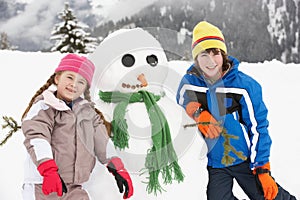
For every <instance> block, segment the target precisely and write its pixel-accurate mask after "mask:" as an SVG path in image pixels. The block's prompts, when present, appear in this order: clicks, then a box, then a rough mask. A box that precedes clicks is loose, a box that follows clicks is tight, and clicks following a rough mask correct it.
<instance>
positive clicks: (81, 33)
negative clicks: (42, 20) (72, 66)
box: [50, 2, 99, 54]
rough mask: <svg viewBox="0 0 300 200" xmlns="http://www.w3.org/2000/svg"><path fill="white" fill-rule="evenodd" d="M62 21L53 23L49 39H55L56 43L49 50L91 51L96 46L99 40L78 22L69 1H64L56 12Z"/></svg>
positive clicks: (63, 51) (66, 51)
mask: <svg viewBox="0 0 300 200" xmlns="http://www.w3.org/2000/svg"><path fill="white" fill-rule="evenodd" d="M58 15H59V16H58V17H59V19H61V20H62V22H60V23H58V24H56V25H55V27H54V29H53V31H52V32H51V37H50V39H51V40H56V44H55V45H54V46H53V47H52V49H51V51H60V52H61V53H83V54H87V53H92V52H93V51H94V50H95V48H96V47H97V45H98V43H99V41H98V39H97V38H94V37H91V36H90V33H88V32H86V31H85V30H87V31H88V29H89V27H88V26H87V25H86V24H84V23H82V22H78V20H77V18H76V16H75V15H74V14H73V10H72V9H71V8H70V7H69V3H67V2H66V3H65V9H64V10H63V11H62V12H61V13H59V14H58Z"/></svg>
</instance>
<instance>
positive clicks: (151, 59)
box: [146, 54, 158, 67]
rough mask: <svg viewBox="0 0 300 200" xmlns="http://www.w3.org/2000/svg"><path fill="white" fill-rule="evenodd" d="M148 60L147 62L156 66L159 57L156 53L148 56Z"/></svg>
mask: <svg viewBox="0 0 300 200" xmlns="http://www.w3.org/2000/svg"><path fill="white" fill-rule="evenodd" d="M146 60H147V63H148V64H149V65H151V66H152V67H155V66H156V65H157V63H158V59H157V57H156V55H153V54H152V55H150V56H147V58H146Z"/></svg>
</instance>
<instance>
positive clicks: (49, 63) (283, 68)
mask: <svg viewBox="0 0 300 200" xmlns="http://www.w3.org/2000/svg"><path fill="white" fill-rule="evenodd" d="M62 56H63V55H62V54H58V53H41V52H28V53H24V52H19V51H0V60H1V73H0V87H1V104H0V116H1V117H2V116H3V115H7V116H12V117H14V118H15V119H16V120H17V121H18V122H20V117H21V115H22V113H23V111H24V110H25V108H26V107H27V105H28V102H29V100H30V99H31V97H32V96H33V95H34V93H35V92H36V91H37V90H38V89H39V88H40V87H41V86H42V85H43V84H44V83H45V82H46V80H47V79H48V78H49V77H50V75H51V74H52V73H53V71H54V69H55V68H56V66H57V64H58V63H59V60H60V58H61V57H62ZM189 64H190V63H188V62H183V61H172V62H169V65H170V68H171V69H172V70H174V72H175V73H178V74H183V73H184V72H185V70H186V68H187V67H188V65H189ZM240 69H241V70H242V71H245V72H247V73H248V74H250V75H252V76H253V77H254V78H255V79H256V80H258V81H259V82H260V83H261V84H262V87H263V95H264V100H265V103H266V105H267V107H268V109H269V121H270V128H269V131H270V134H271V137H272V139H273V145H272V149H271V158H270V159H271V167H272V175H274V177H275V178H276V181H278V182H279V183H280V184H281V185H282V186H283V187H284V188H286V189H287V190H288V191H290V192H291V193H292V194H294V195H296V197H297V198H300V190H299V188H300V182H299V179H300V173H299V170H298V168H299V164H300V151H299V148H298V146H299V145H300V134H299V130H298V124H299V113H300V106H299V100H298V98H297V97H298V94H297V93H298V91H300V83H299V81H300V79H299V74H300V65H299V64H298V65H297V64H283V63H281V62H278V61H276V60H274V61H270V62H264V63H241V65H240ZM178 81H179V80H178ZM174 101H175V99H174ZM0 123H1V124H3V120H2V119H0ZM4 135H5V130H1V134H0V138H1V140H2V138H3V137H4ZM22 143H23V135H22V133H21V132H20V131H19V132H17V133H15V134H14V135H13V136H12V138H10V139H9V140H8V142H7V143H6V144H5V145H4V146H2V147H0V163H1V168H0V177H1V179H0V199H1V200H2V199H3V200H20V199H22V197H21V188H22V179H23V161H24V158H25V148H24V147H23V144H22ZM198 145H201V138H200V137H198V136H197V137H196V138H195V141H194V143H193V145H191V147H190V148H189V149H188V150H187V152H186V154H185V155H184V156H183V157H182V158H180V160H179V162H180V164H181V165H182V166H183V169H184V170H185V173H186V176H187V179H186V181H189V180H190V179H189V177H190V176H193V174H196V173H195V172H198V170H201V172H202V176H200V177H199V182H188V183H189V184H186V185H190V186H189V188H184V187H186V185H180V184H179V185H176V184H175V185H174V187H173V185H171V186H170V187H166V189H167V192H165V193H163V194H162V195H161V196H160V195H158V197H157V198H156V199H158V200H169V199H175V200H179V199H184V198H187V196H189V195H188V194H186V193H184V192H182V195H180V196H178V195H177V196H174V195H173V193H172V191H173V189H174V188H179V189H180V190H182V191H184V190H185V189H186V190H187V191H188V190H190V189H191V188H192V189H193V190H195V191H194V192H193V196H189V199H191V200H196V199H206V197H205V190H206V188H205V184H206V181H207V173H206V169H205V159H204V158H203V157H201V152H199V148H198V147H199V146H198ZM195 159H197V160H198V161H200V162H198V161H197V162H198V163H201V164H199V166H198V165H193V164H192V163H197V162H195ZM98 167H99V168H101V170H102V172H103V173H102V175H101V177H103V179H99V177H97V174H93V176H92V177H91V181H90V182H89V183H88V184H89V186H90V188H89V189H90V190H91V191H92V192H95V191H101V190H102V188H101V187H100V186H101V185H107V184H111V189H110V190H109V191H102V192H103V193H102V194H103V196H102V195H101V199H104V200H112V199H111V198H110V194H111V193H115V192H117V193H118V191H117V188H116V185H115V182H114V179H113V178H112V177H111V175H110V174H108V173H107V171H106V169H104V167H100V166H98ZM101 170H100V172H101ZM96 181H97V182H96ZM98 186H99V187H98ZM143 187H144V186H141V185H135V188H136V190H138V189H140V188H143ZM172 187H173V188H172ZM234 193H235V194H236V196H237V197H238V198H240V199H242V198H246V199H247V197H246V196H245V194H244V193H243V192H242V191H241V190H240V188H239V187H238V186H237V185H235V186H234ZM151 197H152V198H151ZM99 198H100V197H99ZM99 198H97V199H99ZM93 199H96V198H93ZM132 199H137V198H136V197H134V196H133V198H132ZM149 199H153V196H149ZM138 200H140V199H138Z"/></svg>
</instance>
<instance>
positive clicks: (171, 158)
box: [99, 90, 184, 195]
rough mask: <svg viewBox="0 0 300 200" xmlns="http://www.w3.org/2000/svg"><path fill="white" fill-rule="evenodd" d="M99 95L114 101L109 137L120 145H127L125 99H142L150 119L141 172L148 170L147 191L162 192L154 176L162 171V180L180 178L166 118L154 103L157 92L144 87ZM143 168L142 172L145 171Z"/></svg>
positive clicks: (120, 146) (115, 143)
mask: <svg viewBox="0 0 300 200" xmlns="http://www.w3.org/2000/svg"><path fill="white" fill-rule="evenodd" d="M99 96H100V99H102V100H103V101H104V102H107V103H117V105H116V107H115V110H114V112H113V120H112V122H111V124H112V132H113V136H112V140H113V142H114V145H115V146H116V147H118V148H120V149H125V147H128V140H129V134H128V132H127V128H128V126H127V122H126V119H125V113H126V108H127V106H128V104H129V103H136V102H144V103H145V105H146V109H147V112H148V116H149V119H150V122H151V126H152V127H151V128H152V129H151V130H152V136H151V138H152V143H153V145H152V147H151V149H149V150H148V151H147V156H146V161H145V172H148V173H149V177H148V179H149V182H148V185H147V191H148V193H151V192H154V194H155V195H156V194H157V191H160V192H162V190H163V188H162V187H161V185H160V183H159V180H158V177H159V174H160V173H161V174H162V178H163V182H164V184H170V183H172V180H177V182H178V183H179V182H181V181H183V179H184V174H183V173H182V171H181V168H180V166H179V165H178V158H177V155H176V152H175V150H174V147H173V144H172V138H171V134H170V129H169V125H168V121H167V119H166V117H165V116H164V114H163V112H162V111H161V109H160V108H159V106H158V105H157V103H156V102H157V101H158V100H159V99H160V96H159V95H154V94H153V93H150V92H147V91H144V90H142V91H139V92H137V93H121V92H102V91H100V92H99ZM145 172H144V173H145Z"/></svg>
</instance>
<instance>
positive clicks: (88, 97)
mask: <svg viewBox="0 0 300 200" xmlns="http://www.w3.org/2000/svg"><path fill="white" fill-rule="evenodd" d="M59 73H61V72H57V73H54V74H53V75H51V76H50V78H49V79H48V80H47V82H46V83H45V84H44V85H43V86H42V87H41V88H40V89H39V90H38V91H37V92H36V93H35V95H34V96H33V97H32V98H31V100H30V102H29V105H28V106H27V108H26V110H25V111H24V113H23V115H22V118H21V120H23V118H24V117H25V116H26V115H27V113H28V111H29V110H30V108H31V106H32V105H33V103H34V101H35V98H36V97H38V96H39V95H41V94H42V93H43V92H44V91H45V90H47V89H48V88H49V87H50V86H51V85H52V84H54V85H56V84H55V81H54V79H55V76H56V75H57V74H59ZM84 99H86V100H87V101H89V102H91V95H90V90H89V86H88V87H87V88H86V90H85V91H84ZM94 109H95V112H96V113H97V114H98V115H99V116H100V119H101V120H102V121H103V123H104V125H105V127H106V129H107V133H108V135H109V136H110V135H111V123H110V122H108V121H106V119H105V118H104V116H103V114H102V112H101V111H100V110H98V109H97V108H95V107H94Z"/></svg>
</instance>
